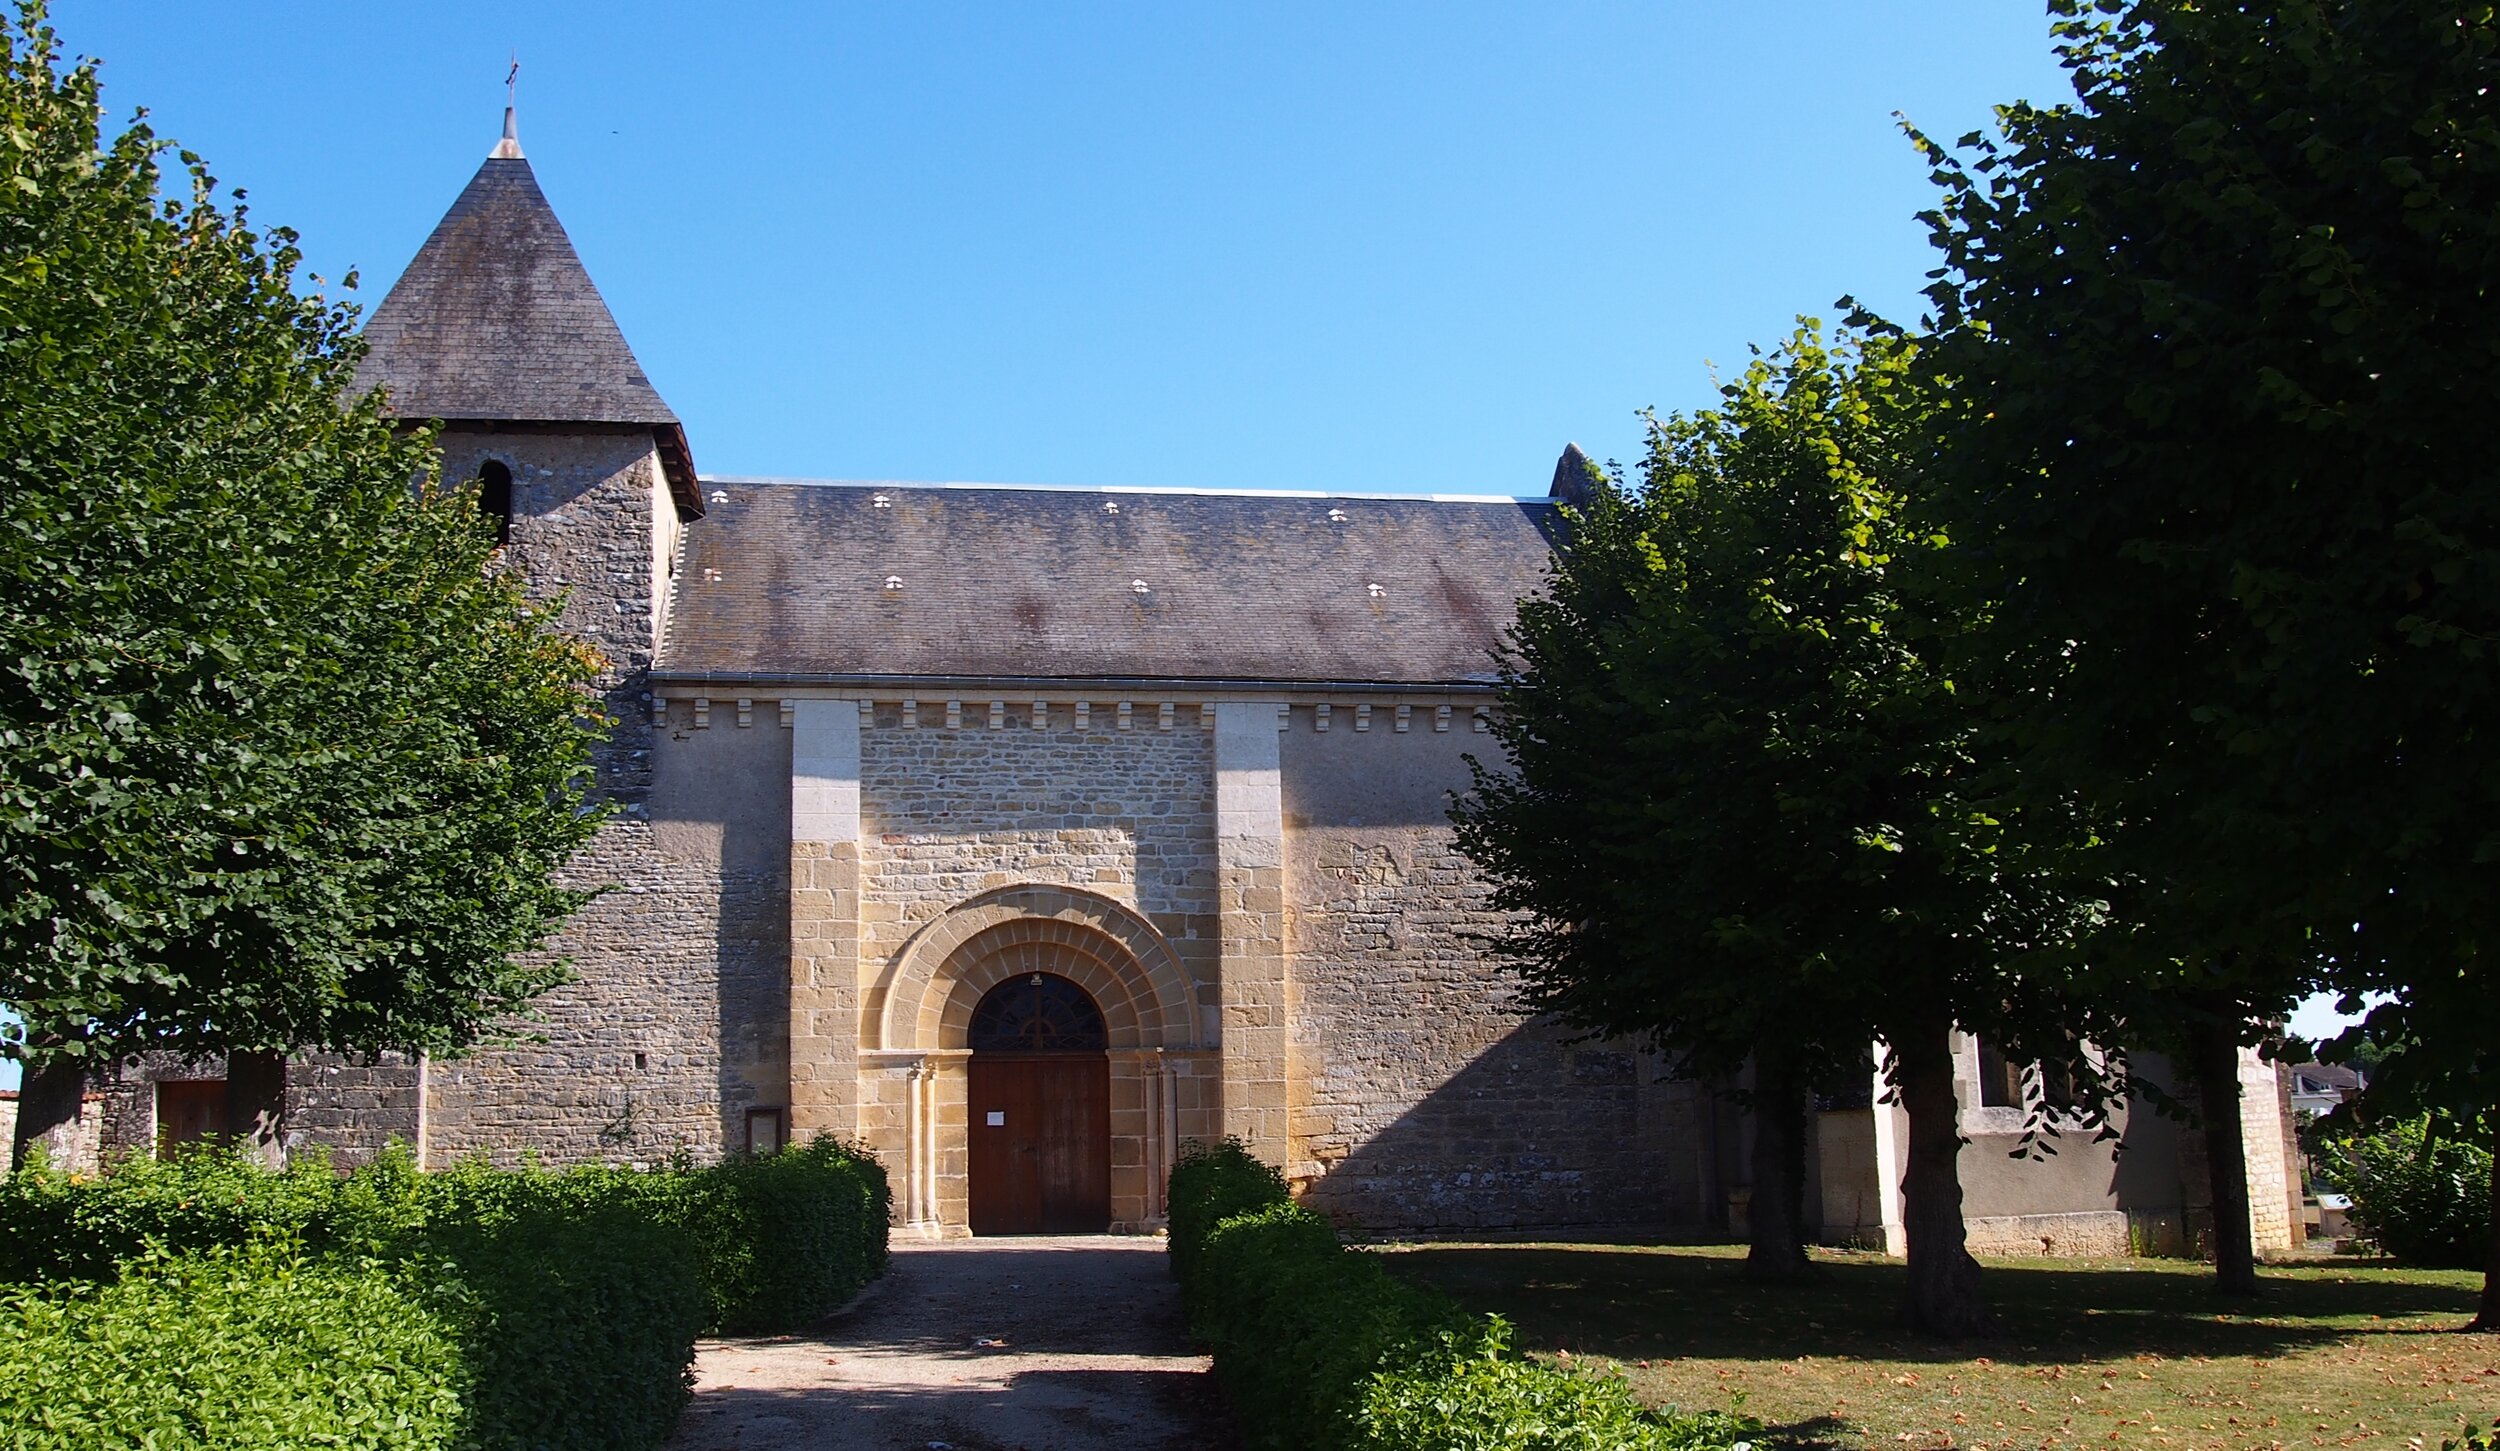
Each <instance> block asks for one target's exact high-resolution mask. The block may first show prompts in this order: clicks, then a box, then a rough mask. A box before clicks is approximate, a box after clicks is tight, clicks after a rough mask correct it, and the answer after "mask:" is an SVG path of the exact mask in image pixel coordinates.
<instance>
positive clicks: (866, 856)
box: [860, 700, 1218, 993]
mask: <svg viewBox="0 0 2500 1451" xmlns="http://www.w3.org/2000/svg"><path fill="white" fill-rule="evenodd" d="M1031 709H1032V707H1031V704H1030V702H1021V703H1016V704H1013V705H1009V706H1006V707H1004V708H1003V710H1002V712H1001V714H1000V716H999V720H1000V724H999V725H998V726H997V727H995V728H993V727H992V726H991V725H990V720H991V713H990V709H989V702H987V701H965V702H963V705H962V709H961V712H960V719H961V724H960V725H958V726H955V727H949V726H947V725H946V724H945V720H946V704H945V702H944V701H942V700H926V701H921V702H919V703H918V709H917V711H916V715H917V718H918V722H919V723H918V724H917V725H916V726H914V727H912V728H908V729H907V728H905V726H904V725H903V719H904V715H903V711H902V708H901V707H900V706H899V705H885V704H881V705H879V706H878V707H877V708H876V715H875V718H874V720H873V722H872V723H870V724H869V726H868V727H867V729H865V730H864V731H863V732H862V733H861V737H860V830H861V835H862V838H863V852H862V858H863V859H862V862H861V865H860V930H861V935H862V938H863V945H862V951H861V956H862V958H863V961H864V963H865V965H866V966H867V967H868V969H869V970H870V971H871V972H874V971H877V970H880V969H882V968H883V967H884V965H885V964H887V963H888V962H890V961H891V960H892V958H893V956H894V954H895V953H896V952H897V951H899V950H900V949H901V948H902V946H903V944H904V943H905V942H906V941H908V940H909V939H910V937H911V934H913V933H914V932H917V931H919V930H920V929H921V928H922V927H925V926H927V925H928V924H929V923H930V922H931V921H932V920H934V919H935V918H937V917H938V916H939V915H940V914H942V913H944V912H945V911H946V910H947V909H949V908H951V907H954V906H956V905H957V904H958V903H961V902H962V901H964V900H965V899H966V898H968V897H972V896H974V895H976V894H978V893H981V892H985V891H989V890H992V889H994V888H998V887H1006V886H1014V885H1019V884H1023V883H1046V884H1050V885H1058V886H1074V887H1083V888H1086V889H1087V890H1089V891H1093V892H1098V893H1100V894H1102V895H1103V896H1106V897H1110V898H1112V899H1114V900H1116V901H1119V902H1123V903H1126V904H1127V905H1129V906H1131V907H1134V908H1136V909H1137V910H1138V911H1139V912H1141V913H1143V914H1144V915H1145V917H1146V919H1147V920H1148V921H1150V922H1152V923H1153V924H1154V925H1155V929H1156V930H1157V931H1159V932H1161V933H1162V934H1163V935H1164V937H1165V938H1166V939H1167V940H1168V941H1170V943H1171V944H1172V948H1173V951H1174V952H1175V954H1176V955H1178V956H1179V957H1180V959H1181V960H1182V962H1183V963H1184V964H1185V965H1187V966H1188V967H1189V969H1190V971H1191V974H1192V978H1193V981H1195V982H1196V983H1197V984H1198V985H1199V987H1200V990H1201V992H1202V993H1204V992H1206V991H1207V990H1208V989H1209V988H1210V987H1211V984H1212V972H1211V970H1210V967H1211V961H1212V954H1213V952H1214V950H1215V946H1216V943H1217V940H1218V925H1217V922H1216V918H1215V912H1216V893H1215V864H1214V836H1215V802H1214V791H1215V788H1214V767H1213V761H1214V751H1213V746H1212V743H1211V738H1210V732H1208V731H1207V730H1205V729H1203V728H1201V727H1200V725H1199V723H1198V713H1197V712H1196V711H1195V710H1188V711H1182V712H1178V713H1177V715H1176V719H1175V723H1174V724H1173V725H1172V726H1171V727H1170V728H1169V729H1164V728H1160V727H1158V726H1157V724H1156V719H1155V715H1154V713H1153V712H1151V711H1139V712H1136V717H1135V719H1134V723H1133V724H1132V727H1131V728H1130V729H1128V730H1120V729H1119V728H1118V727H1117V717H1116V715H1115V713H1114V711H1113V710H1112V708H1111V707H1108V706H1102V705H1096V706H1093V707H1092V708H1091V709H1090V710H1089V720H1088V724H1087V727H1086V729H1084V730H1081V731H1080V730H1078V729H1077V728H1076V724H1075V712H1074V710H1073V708H1072V707H1071V706H1070V705H1069V704H1067V703H1066V702H1061V703H1059V704H1056V705H1053V706H1052V707H1050V709H1049V713H1048V714H1047V715H1046V716H1045V722H1046V724H1045V726H1044V728H1043V729H1040V730H1036V729H1034V728H1033V724H1032V715H1031Z"/></svg>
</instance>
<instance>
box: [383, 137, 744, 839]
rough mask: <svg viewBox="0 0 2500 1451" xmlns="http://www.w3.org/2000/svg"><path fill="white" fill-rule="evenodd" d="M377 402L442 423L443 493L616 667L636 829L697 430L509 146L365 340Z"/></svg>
mask: <svg viewBox="0 0 2500 1451" xmlns="http://www.w3.org/2000/svg"><path fill="white" fill-rule="evenodd" d="M364 335H365V341H366V344H367V348H368V351H367V353H366V356H365V359H364V362H363V363H362V365H361V366H360V367H359V369H358V371H357V383H358V386H359V387H360V388H365V389H372V388H380V389H383V390H384V391H385V393H386V396H387V399H388V404H389V407H390V410H391V412H392V413H394V414H395V415H397V416H398V417H400V418H403V419H407V420H409V421H411V422H419V421H424V420H429V419H430V420H437V421H439V422H440V423H441V424H442V435H441V442H442V453H443V477H444V478H446V479H476V480H477V481H478V486H479V500H480V504H481V507H483V508H484V509H485V510H486V511H487V512H488V513H489V514H490V515H491V516H494V517H495V518H496V519H497V521H498V524H497V530H498V533H499V534H500V535H501V536H502V537H503V539H504V542H505V550H506V555H505V558H506V560H507V562H508V563H509V564H511V565H512V566H513V567H515V568H517V569H518V570H519V571H520V572H521V574H522V577H523V578H524V580H525V581H526V582H527V584H528V587H529V589H530V590H531V592H532V593H533V594H537V595H540V596H542V597H552V596H554V595H557V594H562V595H564V596H565V601H566V602H565V607H564V614H563V625H564V628H565V629H566V630H567V631H568V632H569V633H572V634H574V635H576V636H578V637H580V638H583V639H586V640H588V641H590V642H591V643H593V644H594V645H596V646H597V647H598V648H599V650H600V652H601V653H602V654H603V655H604V656H605V657H606V659H607V669H606V671H605V673H604V674H603V676H602V679H601V685H602V687H603V688H604V689H605V690H606V692H607V694H608V697H609V698H608V713H609V714H610V715H611V716H613V717H615V718H616V720H617V723H618V725H617V731H616V734H615V736H614V738H612V739H611V740H610V741H609V743H608V745H607V747H606V748H605V750H604V751H603V752H602V758H601V761H600V773H599V774H600V779H601V782H602V784H603V786H604V787H605V788H606V790H607V791H608V793H609V794H610V795H611V797H612V798H614V799H615V800H616V801H617V802H618V803H619V805H620V806H621V807H623V809H624V811H625V813H626V816H627V818H628V819H629V820H630V819H632V818H633V817H635V816H638V815H640V814H641V808H642V805H643V798H644V796H645V794H646V793H647V791H648V788H649V774H650V750H649V746H650V742H649V740H648V739H647V737H648V733H649V732H648V726H647V725H646V724H644V722H646V721H647V718H648V714H649V712H648V709H647V707H646V705H645V699H646V698H647V695H648V691H649V685H648V679H647V675H648V671H649V669H650V666H651V663H652V660H653V658H654V656H655V655H656V653H657V651H658V649H659V647H660V642H661V640H662V638H663V636H664V635H665V633H666V630H667V627H668V607H669V596H670V572H671V570H672V569H673V568H674V565H675V560H676V556H677V545H678V539H679V535H680V533H681V532H682V530H683V529H684V527H685V525H686V524H687V523H688V522H690V521H692V520H694V519H696V518H699V517H701V515H702V513H703V494H702V490H701V488H700V486H699V485H698V484H697V482H696V479H695V472H694V460H693V457H692V455H691V454H690V453H689V452H688V450H687V447H686V432H685V429H684V427H683V426H681V425H680V424H679V422H678V420H677V415H676V414H675V413H674V412H672V411H670V409H669V406H668V405H667V404H666V403H664V402H662V401H661V399H660V395H659V392H658V390H656V389H655V388H653V387H652V386H651V380H650V378H649V377H647V376H646V375H645V374H644V373H643V370H642V365H641V363H639V362H637V361H636V360H635V358H634V353H633V349H632V348H630V347H628V346H627V345H626V342H625V335H624V333H623V332H622V331H620V330H619V329H618V327H617V325H616V318H615V317H614V315H613V314H611V313H610V312H609V311H608V306H607V303H606V302H605V301H603V300H602V299H601V298H600V296H599V289H598V288H597V287H595V286H593V285H592V283H591V280H590V274H589V272H588V271H587V270H586V269H584V267H583V266H582V260H581V257H580V255H579V254H578V253H576V252H575V251H574V250H573V243H572V239H571V238H569V237H568V236H566V235H565V231H564V225H563V223H561V222H559V221H557V220H556V215H555V212H554V211H553V210H552V209H551V208H550V207H549V206H548V205H547V198H546V196H545V194H544V193H542V192H541V191H540V190H539V189H538V178H537V177H536V176H535V175H534V174H533V173H532V172H531V170H530V164H529V162H528V160H527V159H525V158H524V157H523V156H522V154H521V145H520V140H519V138H518V136H517V134H516V132H515V127H514V121H513V112H512V110H511V108H509V107H507V108H506V109H505V111H504V131H503V139H502V140H501V141H500V142H498V143H497V144H496V146H495V148H494V150H493V151H492V152H491V153H490V154H489V155H488V157H487V159H486V162H485V164H484V165H482V166H480V167H479V168H478V170H477V175H476V176H474V177H472V178H471V179H470V181H469V184H468V187H467V188H466V189H465V190H463V191H462V192H461V193H460V197H459V200H457V201H455V202H453V203H452V206H451V210H450V211H449V212H447V213H445V214H444V216H443V219H442V221H441V222H440V223H438V224H437V225H436V226H435V228H434V232H433V235H431V236H429V237H428V238H426V241H425V245H424V246H423V247H421V248H419V249H418V251H417V255H416V258H415V260H414V261H411V262H410V263H409V264H408V268H407V270H406V271H405V272H403V273H402V274H401V275H400V278H399V281H398V282H397V283H395V284H394V285H393V286H392V288H391V290H390V294H389V295H388V296H387V297H385V298H383V300H382V305H381V306H380V307H379V308H377V309H375V311H374V313H373V316H372V318H371V320H370V321H368V322H367V323H366V325H365V332H364Z"/></svg>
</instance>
